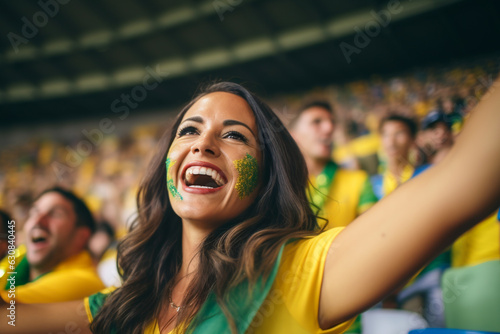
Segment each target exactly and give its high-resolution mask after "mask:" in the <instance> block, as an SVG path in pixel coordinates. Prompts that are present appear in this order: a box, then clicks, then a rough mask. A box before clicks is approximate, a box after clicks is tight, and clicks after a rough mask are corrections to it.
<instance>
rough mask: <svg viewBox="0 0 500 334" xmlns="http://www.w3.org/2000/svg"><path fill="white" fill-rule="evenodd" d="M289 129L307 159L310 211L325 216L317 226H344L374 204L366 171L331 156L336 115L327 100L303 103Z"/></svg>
mask: <svg viewBox="0 0 500 334" xmlns="http://www.w3.org/2000/svg"><path fill="white" fill-rule="evenodd" d="M289 130H290V133H291V134H292V136H293V138H294V139H295V141H296V143H297V145H298V146H299V148H300V150H301V152H302V155H303V156H304V159H305V161H306V165H307V169H308V172H309V181H310V183H311V184H312V187H310V189H309V190H310V194H311V199H312V202H313V203H312V206H313V211H317V210H318V209H319V212H318V216H320V217H323V218H326V219H327V220H328V221H327V222H326V221H324V220H323V221H322V220H319V221H318V223H319V224H320V227H324V226H326V228H327V229H330V228H333V227H339V226H347V225H348V224H349V223H350V222H352V221H353V220H354V219H355V218H356V217H357V216H358V215H360V214H361V213H363V212H365V211H366V210H368V209H369V208H370V207H371V206H372V205H373V204H375V202H376V201H377V198H376V197H375V194H374V193H373V190H372V187H371V184H370V180H369V178H368V175H367V174H366V172H364V171H351V170H345V169H342V168H339V166H338V165H337V164H336V163H335V162H334V161H333V160H332V158H331V155H332V148H333V139H332V138H333V131H334V130H335V118H334V114H333V109H332V107H331V105H330V104H329V103H328V102H325V101H313V102H310V103H308V104H306V105H304V106H303V107H302V108H300V109H299V112H298V114H297V116H296V117H295V118H294V119H293V120H292V121H291V122H290V124H289Z"/></svg>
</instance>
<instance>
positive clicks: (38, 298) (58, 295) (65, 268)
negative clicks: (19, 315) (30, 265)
mask: <svg viewBox="0 0 500 334" xmlns="http://www.w3.org/2000/svg"><path fill="white" fill-rule="evenodd" d="M24 255H25V248H24V247H20V248H18V249H17V250H16V265H17V264H18V263H19V262H20V261H21V259H22V258H23V257H24ZM7 261H8V258H7V257H5V258H4V259H3V260H2V261H1V262H0V296H1V298H2V299H3V300H5V301H8V300H9V299H10V298H9V296H8V295H9V292H8V290H4V289H5V286H6V284H7V278H8V276H9V274H8V272H10V271H11V270H9V263H8V262H7ZM103 288H104V284H102V282H101V280H100V279H99V276H98V275H97V272H96V270H95V267H94V264H93V262H92V258H91V257H90V254H89V253H88V252H87V251H82V252H80V253H78V254H77V255H75V256H73V257H71V258H69V259H67V260H66V261H64V262H62V263H60V264H59V265H58V266H57V267H56V268H55V269H54V270H52V271H51V272H49V273H47V274H45V275H43V276H41V277H40V278H38V279H37V280H35V281H33V282H29V283H26V284H24V285H20V286H16V288H15V300H16V302H19V303H55V302H64V301H70V300H77V299H81V298H84V297H85V296H89V295H91V294H93V293H96V292H98V291H99V290H102V289H103Z"/></svg>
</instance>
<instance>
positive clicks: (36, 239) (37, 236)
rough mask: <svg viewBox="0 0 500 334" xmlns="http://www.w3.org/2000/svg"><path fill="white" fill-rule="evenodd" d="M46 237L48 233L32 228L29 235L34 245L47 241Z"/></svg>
mask: <svg viewBox="0 0 500 334" xmlns="http://www.w3.org/2000/svg"><path fill="white" fill-rule="evenodd" d="M48 238H49V236H48V234H47V233H46V232H45V231H43V230H41V229H35V230H33V232H32V233H31V235H30V240H31V243H32V244H34V245H43V244H45V243H47V242H48Z"/></svg>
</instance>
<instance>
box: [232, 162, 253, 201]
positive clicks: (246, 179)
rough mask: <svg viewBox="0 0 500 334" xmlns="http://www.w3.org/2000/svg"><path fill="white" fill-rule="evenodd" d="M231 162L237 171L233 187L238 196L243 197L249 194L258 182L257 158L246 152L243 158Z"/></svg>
mask: <svg viewBox="0 0 500 334" xmlns="http://www.w3.org/2000/svg"><path fill="white" fill-rule="evenodd" d="M233 164H234V167H235V168H236V170H237V171H238V180H237V181H236V186H235V189H236V191H237V192H238V197H239V198H240V199H243V198H244V197H245V196H249V195H250V194H251V193H252V191H254V190H255V188H256V187H257V184H258V183H259V164H258V163H257V159H255V158H254V157H252V156H251V155H250V154H248V153H247V155H246V156H245V157H244V158H243V159H240V160H235V161H233Z"/></svg>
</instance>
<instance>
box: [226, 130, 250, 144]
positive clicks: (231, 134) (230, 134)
mask: <svg viewBox="0 0 500 334" xmlns="http://www.w3.org/2000/svg"><path fill="white" fill-rule="evenodd" d="M224 138H229V139H236V140H239V141H242V142H244V143H247V142H248V139H247V137H245V136H244V135H242V134H241V133H239V132H236V131H230V132H228V133H226V134H225V135H224Z"/></svg>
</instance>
